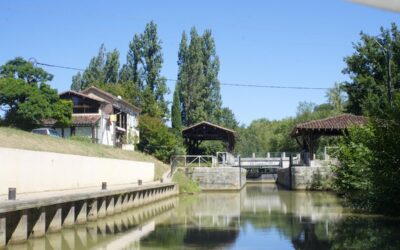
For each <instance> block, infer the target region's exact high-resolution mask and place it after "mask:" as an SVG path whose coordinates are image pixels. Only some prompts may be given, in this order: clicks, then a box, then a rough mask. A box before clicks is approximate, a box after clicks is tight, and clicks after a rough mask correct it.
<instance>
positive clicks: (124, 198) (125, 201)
mask: <svg viewBox="0 0 400 250" xmlns="http://www.w3.org/2000/svg"><path fill="white" fill-rule="evenodd" d="M129 198H130V194H124V195H122V204H121V210H122V211H126V210H127V209H128V205H129Z"/></svg>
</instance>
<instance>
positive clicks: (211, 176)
mask: <svg viewBox="0 0 400 250" xmlns="http://www.w3.org/2000/svg"><path fill="white" fill-rule="evenodd" d="M192 180H194V181H196V182H197V183H198V184H199V186H200V188H201V190H240V189H242V187H243V186H244V185H245V184H246V170H245V169H244V168H242V169H241V178H239V168H237V167H216V168H207V167H198V168H194V169H193V173H192Z"/></svg>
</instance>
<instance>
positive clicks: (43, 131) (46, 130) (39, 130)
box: [32, 128, 61, 138]
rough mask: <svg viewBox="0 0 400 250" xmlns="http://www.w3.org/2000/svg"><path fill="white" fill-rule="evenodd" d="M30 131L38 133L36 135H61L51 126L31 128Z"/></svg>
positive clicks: (58, 136)
mask: <svg viewBox="0 0 400 250" xmlns="http://www.w3.org/2000/svg"><path fill="white" fill-rule="evenodd" d="M32 133H34V134H38V135H48V136H51V137H57V138H60V137H61V135H60V134H59V133H58V132H57V131H56V130H54V129H52V128H36V129H34V130H32Z"/></svg>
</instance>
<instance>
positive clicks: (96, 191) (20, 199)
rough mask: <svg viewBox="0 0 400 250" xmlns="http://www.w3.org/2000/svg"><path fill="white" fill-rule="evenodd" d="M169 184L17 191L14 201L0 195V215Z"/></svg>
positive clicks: (133, 184)
mask: <svg viewBox="0 0 400 250" xmlns="http://www.w3.org/2000/svg"><path fill="white" fill-rule="evenodd" d="M170 184H171V183H170V182H168V183H161V182H159V181H157V182H156V181H152V182H147V183H142V185H140V186H139V185H138V183H130V184H122V185H113V186H107V189H106V190H102V189H101V183H100V185H99V186H98V187H89V188H79V189H73V190H59V191H46V192H38V193H24V194H19V193H18V190H17V195H16V200H8V196H7V195H0V213H4V212H8V211H13V210H19V209H28V208H31V207H37V206H47V205H53V204H58V203H63V202H71V201H75V200H81V199H91V198H97V197H101V196H104V195H113V194H117V193H121V192H131V191H139V190H146V189H151V188H157V187H160V186H165V185H170Z"/></svg>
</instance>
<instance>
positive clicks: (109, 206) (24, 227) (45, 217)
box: [0, 183, 178, 248]
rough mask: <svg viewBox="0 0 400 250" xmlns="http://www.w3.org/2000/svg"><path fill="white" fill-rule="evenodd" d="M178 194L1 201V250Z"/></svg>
mask: <svg viewBox="0 0 400 250" xmlns="http://www.w3.org/2000/svg"><path fill="white" fill-rule="evenodd" d="M177 194H178V187H177V185H175V184H173V183H153V184H147V185H145V186H137V185H136V186H134V185H131V186H129V185H126V186H123V187H118V188H112V189H107V190H96V191H94V190H92V189H88V190H86V191H84V190H80V191H74V192H53V193H41V194H35V195H22V198H20V199H17V200H10V201H5V200H4V199H3V200H1V201H0V248H2V247H5V246H6V245H9V244H15V243H21V242H24V241H26V240H28V239H30V238H37V237H42V236H44V235H45V234H46V233H51V232H58V231H60V230H61V229H62V228H63V227H71V226H73V225H75V224H84V223H86V222H88V221H95V220H97V219H98V218H104V217H106V216H109V215H114V214H117V213H121V212H122V211H126V210H128V209H131V208H134V207H139V206H142V205H145V204H149V203H152V202H154V201H158V200H161V199H165V198H167V197H171V196H174V195H177Z"/></svg>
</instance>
